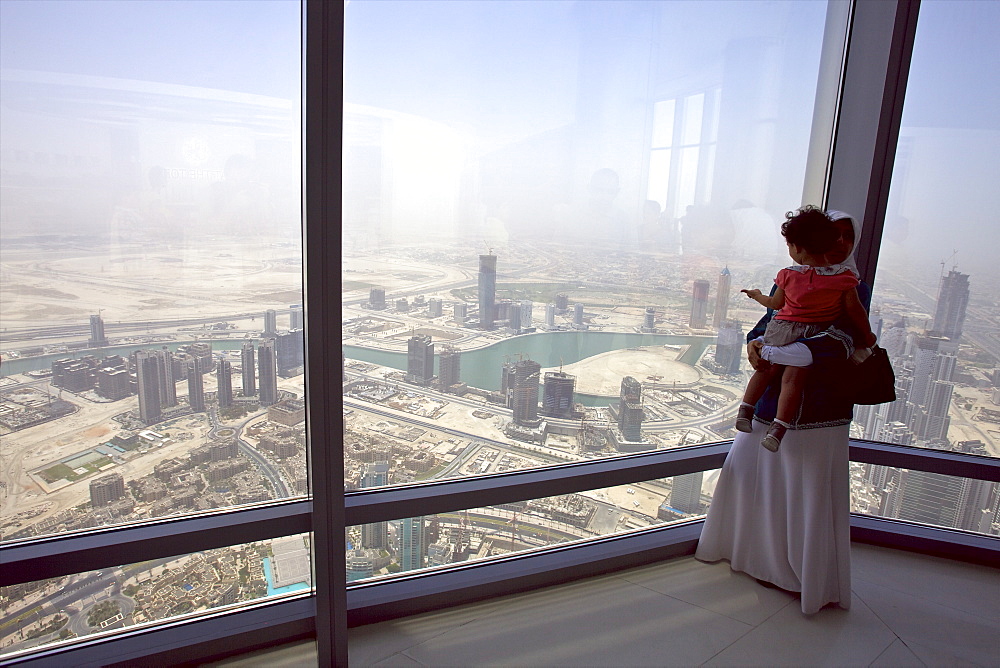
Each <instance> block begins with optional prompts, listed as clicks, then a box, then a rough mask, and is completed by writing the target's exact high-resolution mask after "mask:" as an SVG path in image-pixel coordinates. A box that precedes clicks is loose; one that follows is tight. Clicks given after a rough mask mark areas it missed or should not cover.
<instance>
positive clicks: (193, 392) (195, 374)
mask: <svg viewBox="0 0 1000 668" xmlns="http://www.w3.org/2000/svg"><path fill="white" fill-rule="evenodd" d="M188 403H189V404H190V406H191V410H192V411H194V412H195V413H203V412H205V380H204V377H203V376H202V375H201V359H200V358H198V357H195V358H194V359H193V360H191V361H190V362H188Z"/></svg>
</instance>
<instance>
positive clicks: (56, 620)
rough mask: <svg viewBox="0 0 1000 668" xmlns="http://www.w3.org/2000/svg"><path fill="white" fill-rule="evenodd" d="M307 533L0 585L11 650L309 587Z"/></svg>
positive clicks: (0, 637)
mask: <svg viewBox="0 0 1000 668" xmlns="http://www.w3.org/2000/svg"><path fill="white" fill-rule="evenodd" d="M309 542H310V541H309V536H308V535H305V534H302V535H297V536H287V537H284V538H276V539H274V540H269V541H261V542H258V543H247V544H243V545H234V546H233V547H224V548H220V549H217V550H207V551H205V552H196V553H194V554H186V555H183V556H180V557H170V558H167V559H157V560H155V561H146V562H142V563H137V564H126V565H123V566H120V567H118V568H109V569H106V570H103V571H90V572H87V573H79V574H76V575H69V576H66V577H61V578H53V579H51V580H42V581H39V582H27V583H24V584H21V585H16V586H13V587H2V588H0V647H2V648H3V649H2V651H3V653H4V654H5V655H9V654H12V653H15V652H18V651H20V650H26V649H31V648H36V647H39V646H42V645H48V644H52V643H56V642H59V641H65V640H72V639H74V638H82V637H85V636H88V635H91V634H94V633H113V632H114V631H119V630H122V629H132V628H133V627H135V626H141V625H146V624H152V623H156V622H162V621H165V620H167V619H173V618H177V617H181V616H184V617H191V616H197V615H199V614H204V613H206V612H209V611H213V612H214V611H216V610H217V609H218V608H220V607H223V606H229V607H231V608H238V607H239V606H240V604H246V603H249V602H257V601H260V600H261V599H263V598H266V597H275V596H280V595H282V594H288V593H291V592H297V591H301V590H308V589H309V587H311V586H312V583H311V582H312V581H311V562H310V546H309Z"/></svg>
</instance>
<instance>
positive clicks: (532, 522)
mask: <svg viewBox="0 0 1000 668" xmlns="http://www.w3.org/2000/svg"><path fill="white" fill-rule="evenodd" d="M718 476H719V470H713V471H701V472H698V473H691V474H687V475H683V476H677V477H674V478H661V479H658V480H649V481H644V482H639V483H635V484H632V485H621V486H618V487H608V488H605V489H595V490H590V491H586V492H581V493H579V494H564V495H562V496H553V497H548V498H544V499H534V500H531V501H523V502H518V503H509V504H506V505H504V506H497V507H490V508H470V509H468V510H463V511H458V512H454V513H441V514H439V515H431V516H426V517H408V518H405V519H402V520H394V521H391V522H379V523H376V524H365V525H363V526H355V527H350V528H349V529H348V552H347V580H348V582H352V581H355V580H362V579H366V578H372V577H380V576H387V575H392V574H394V573H400V572H404V571H411V570H416V569H418V568H431V567H435V566H447V565H448V564H452V563H459V562H463V561H473V560H479V559H488V558H490V557H498V556H503V555H505V554H509V553H511V552H522V551H526V550H532V549H538V548H542V547H548V546H551V545H556V544H558V543H568V542H573V541H579V540H587V539H591V538H596V537H599V536H608V535H612V534H617V533H624V532H628V531H636V530H639V529H644V528H647V527H651V526H657V525H661V524H669V523H673V522H680V521H683V520H689V519H693V518H697V517H702V516H704V514H705V512H706V510H707V509H708V504H709V503H711V498H712V493H713V491H714V490H715V483H716V481H717V479H718Z"/></svg>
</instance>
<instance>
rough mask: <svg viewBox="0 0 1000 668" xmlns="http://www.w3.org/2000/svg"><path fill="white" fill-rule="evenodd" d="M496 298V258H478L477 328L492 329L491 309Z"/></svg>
mask: <svg viewBox="0 0 1000 668" xmlns="http://www.w3.org/2000/svg"><path fill="white" fill-rule="evenodd" d="M496 298H497V256H496V255H493V254H490V255H480V256H479V328H480V329H485V330H490V329H493V309H494V307H495V304H496Z"/></svg>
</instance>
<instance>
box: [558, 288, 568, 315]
mask: <svg viewBox="0 0 1000 668" xmlns="http://www.w3.org/2000/svg"><path fill="white" fill-rule="evenodd" d="M568 310H569V295H567V294H565V293H562V292H560V293H559V294H557V295H556V313H565V312H566V311H568Z"/></svg>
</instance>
